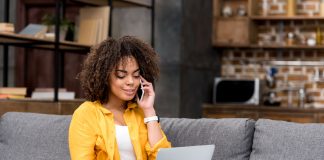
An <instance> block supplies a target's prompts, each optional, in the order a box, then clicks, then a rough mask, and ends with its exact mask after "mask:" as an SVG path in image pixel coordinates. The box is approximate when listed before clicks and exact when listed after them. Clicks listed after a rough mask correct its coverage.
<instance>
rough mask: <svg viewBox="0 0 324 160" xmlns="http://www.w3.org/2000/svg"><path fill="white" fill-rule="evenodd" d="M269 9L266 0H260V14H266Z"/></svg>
mask: <svg viewBox="0 0 324 160" xmlns="http://www.w3.org/2000/svg"><path fill="white" fill-rule="evenodd" d="M268 10H269V5H268V0H262V13H261V15H262V16H267V15H268Z"/></svg>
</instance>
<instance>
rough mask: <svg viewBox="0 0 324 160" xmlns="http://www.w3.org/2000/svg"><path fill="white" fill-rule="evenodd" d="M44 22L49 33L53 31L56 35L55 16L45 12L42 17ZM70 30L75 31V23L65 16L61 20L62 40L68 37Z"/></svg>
mask: <svg viewBox="0 0 324 160" xmlns="http://www.w3.org/2000/svg"><path fill="white" fill-rule="evenodd" d="M42 24H44V25H46V26H47V33H52V34H54V35H55V16H53V15H51V14H45V15H44V16H43V17H42ZM68 31H71V32H73V23H72V22H71V21H70V20H68V19H66V18H63V19H62V20H61V22H60V41H63V40H65V39H66V35H67V32H68ZM72 39H73V38H72Z"/></svg>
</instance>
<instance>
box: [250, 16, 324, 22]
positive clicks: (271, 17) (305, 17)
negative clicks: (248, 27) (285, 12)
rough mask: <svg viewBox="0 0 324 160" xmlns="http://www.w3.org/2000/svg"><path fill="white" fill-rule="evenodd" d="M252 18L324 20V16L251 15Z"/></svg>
mask: <svg viewBox="0 0 324 160" xmlns="http://www.w3.org/2000/svg"><path fill="white" fill-rule="evenodd" d="M250 19H251V20H261V21H263V20H303V21H304V20H324V17H319V16H293V17H288V16H251V17H250Z"/></svg>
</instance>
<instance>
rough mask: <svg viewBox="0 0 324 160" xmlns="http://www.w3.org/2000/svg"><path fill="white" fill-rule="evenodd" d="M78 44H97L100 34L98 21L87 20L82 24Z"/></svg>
mask: <svg viewBox="0 0 324 160" xmlns="http://www.w3.org/2000/svg"><path fill="white" fill-rule="evenodd" d="M79 31H80V32H79V38H78V43H82V44H90V45H92V44H96V43H97V36H98V32H99V24H98V20H97V19H87V20H82V21H81V22H80V28H79Z"/></svg>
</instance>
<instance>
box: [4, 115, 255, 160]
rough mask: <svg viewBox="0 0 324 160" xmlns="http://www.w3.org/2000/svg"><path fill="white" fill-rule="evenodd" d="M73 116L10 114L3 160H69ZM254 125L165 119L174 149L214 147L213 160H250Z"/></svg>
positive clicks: (237, 121)
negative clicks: (70, 126) (69, 129)
mask: <svg viewBox="0 0 324 160" xmlns="http://www.w3.org/2000/svg"><path fill="white" fill-rule="evenodd" d="M70 121H71V116H62V115H47V114H37V113H19V112H8V113H6V114H4V115H3V116H2V117H1V119H0V159H6V160H7V159H10V160H21V159H33V160H62V159H64V160H67V159H70V155H69V148H68V128H69V124H70ZM254 123H255V122H254V121H253V120H249V119H178V118H162V119H161V126H162V128H163V130H164V131H165V133H166V135H167V137H168V139H169V140H170V141H171V143H172V145H173V146H174V147H176V146H190V145H203V144H215V146H216V147H215V152H214V156H213V160H223V159H224V160H245V159H246V160H247V159H249V155H250V152H251V147H252V138H253V131H254Z"/></svg>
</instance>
